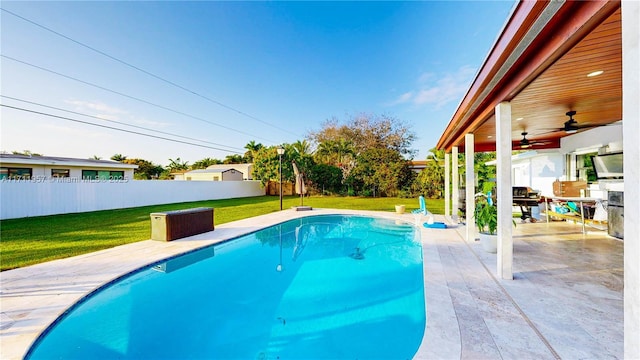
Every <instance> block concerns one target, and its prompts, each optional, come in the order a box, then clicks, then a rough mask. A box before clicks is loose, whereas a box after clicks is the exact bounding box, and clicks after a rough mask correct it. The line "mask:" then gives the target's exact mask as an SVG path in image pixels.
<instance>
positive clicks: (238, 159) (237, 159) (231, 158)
mask: <svg viewBox="0 0 640 360" xmlns="http://www.w3.org/2000/svg"><path fill="white" fill-rule="evenodd" d="M222 163H223V164H243V163H244V157H242V155H239V154H232V155H227V156H226V157H225V158H224V160H222Z"/></svg>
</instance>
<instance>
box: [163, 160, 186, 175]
mask: <svg viewBox="0 0 640 360" xmlns="http://www.w3.org/2000/svg"><path fill="white" fill-rule="evenodd" d="M169 161H170V163H169V166H167V168H168V169H169V172H175V171H183V170H189V162H188V161H182V160H180V158H176V159H175V160H173V159H169Z"/></svg>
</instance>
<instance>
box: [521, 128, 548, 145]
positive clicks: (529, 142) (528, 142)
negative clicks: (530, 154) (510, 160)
mask: <svg viewBox="0 0 640 360" xmlns="http://www.w3.org/2000/svg"><path fill="white" fill-rule="evenodd" d="M521 135H522V140H520V148H521V149H528V148H530V147H532V146H533V145H537V144H538V145H540V144H547V143H548V142H546V141H536V140H529V139H527V135H529V133H528V132H526V131H523V132H522V133H521Z"/></svg>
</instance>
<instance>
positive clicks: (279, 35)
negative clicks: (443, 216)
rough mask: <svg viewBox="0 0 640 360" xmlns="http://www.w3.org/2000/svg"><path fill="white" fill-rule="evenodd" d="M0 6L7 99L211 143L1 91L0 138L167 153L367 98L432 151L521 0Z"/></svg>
mask: <svg viewBox="0 0 640 360" xmlns="http://www.w3.org/2000/svg"><path fill="white" fill-rule="evenodd" d="M1 6H2V9H3V11H2V12H1V14H0V16H1V30H2V32H1V40H2V45H1V46H2V47H1V53H2V58H0V61H1V63H0V65H1V78H0V85H1V92H2V95H3V97H2V98H0V101H1V103H2V104H4V105H8V106H13V107H18V108H23V109H27V110H32V111H38V112H41V113H46V114H53V115H56V116H60V117H64V118H69V119H73V120H81V121H85V122H90V123H95V124H99V125H103V126H110V127H117V128H121V129H127V130H130V131H135V132H140V133H148V134H152V135H155V136H161V137H165V138H169V137H170V138H174V139H178V140H180V141H183V142H188V143H195V144H199V145H202V146H194V145H189V144H183V143H175V142H169V141H166V140H160V139H156V138H150V137H145V136H141V135H135V134H130V133H125V132H119V131H116V130H112V129H108V128H104V127H97V126H92V125H88V124H85V123H79V122H73V121H70V120H65V119H61V118H56V117H50V116H45V115H42V114H35V113H33V112H26V111H22V110H16V109H10V108H6V107H3V108H1V109H0V111H1V115H2V120H1V124H0V126H1V134H0V141H1V144H0V149H1V150H3V151H9V152H10V151H13V150H18V151H22V150H31V151H33V152H37V153H41V154H44V155H51V156H68V157H78V158H88V157H92V156H94V155H97V156H99V157H102V158H103V159H108V158H109V157H111V156H112V155H114V154H116V153H118V154H123V155H125V156H127V157H129V158H142V159H146V160H150V161H153V162H154V163H156V164H160V165H167V164H168V163H169V159H175V158H178V157H179V158H181V159H182V160H184V161H189V162H190V163H193V162H194V161H197V160H200V159H203V158H206V157H215V158H219V159H223V158H224V157H225V156H226V155H228V154H231V153H234V152H236V153H242V152H244V149H243V148H244V146H245V145H246V144H247V143H248V142H249V141H251V140H255V141H256V142H259V143H262V144H264V145H267V146H269V145H276V144H279V143H292V142H295V141H296V140H303V139H304V138H305V137H306V135H307V134H308V133H309V131H314V130H319V129H321V127H322V123H323V122H324V121H326V120H327V119H330V118H337V119H340V120H346V119H348V118H349V117H350V116H352V115H355V114H359V113H363V112H364V113H369V114H378V115H379V114H386V115H390V116H393V117H396V118H398V119H400V120H401V121H404V122H405V123H406V124H408V125H409V127H410V128H411V129H412V130H413V131H414V132H415V133H416V135H417V140H416V141H415V142H414V143H413V148H414V149H416V150H417V151H418V153H417V156H416V159H424V158H425V157H426V155H427V153H428V150H429V149H430V148H433V147H434V146H435V145H436V143H437V141H438V139H439V137H440V135H441V133H442V131H443V130H444V128H445V127H446V125H447V124H448V122H449V120H450V119H451V116H452V114H453V112H454V111H455V109H456V107H457V105H458V103H459V102H460V100H461V99H462V96H463V95H464V93H465V92H466V90H467V88H468V86H469V84H470V82H471V81H472V79H473V77H474V75H475V73H476V71H477V69H478V67H479V66H480V65H481V64H482V62H483V60H484V58H485V57H486V55H487V53H488V51H489V49H490V48H491V46H492V45H493V43H494V41H495V39H496V37H497V35H498V32H499V31H500V30H501V29H502V27H503V25H504V23H505V21H506V19H507V17H508V16H509V14H510V12H511V8H512V7H513V2H511V1H493V2H490V1H442V2H438V1H425V2H208V1H200V2H168V1H167V2H128V1H123V2H119V1H117V2H91V1H80V2H74V1H69V2H28V1H27V2H25V1H20V2H12V1H2V3H1ZM4 10H7V11H4ZM9 12H10V13H9ZM14 14H15V15H19V16H20V17H22V18H24V19H27V20H28V21H25V20H24V19H21V18H19V17H17V16H15V15H14ZM38 25H40V26H38ZM42 27H46V28H48V29H49V30H52V31H54V32H56V33H58V34H54V33H53V32H51V31H49V30H45V29H43V28H42ZM60 35H63V36H64V37H63V36H60ZM65 37H66V38H65ZM78 43H81V44H84V45H86V46H88V47H90V48H93V49H95V50H98V51H100V52H102V53H103V54H100V53H98V52H96V51H94V50H91V49H89V48H87V47H86V46H82V45H80V44H78ZM104 54H106V55H108V56H110V57H111V58H110V57H108V56H105V55H104ZM113 58H115V59H117V60H120V62H119V61H117V60H114V59H113ZM123 63H126V64H129V65H132V66H134V67H137V68H138V69H134V68H133V67H131V66H128V65H126V64H123ZM43 69H44V70H43ZM140 70H143V71H144V72H143V71H140ZM145 72H147V73H145ZM148 73H151V74H153V75H155V76H156V77H153V76H151V75H149V74H148ZM71 78H73V79H76V80H73V79H71ZM77 80H80V81H77ZM171 83H173V84H175V85H179V86H180V87H182V88H180V87H177V86H175V85H172V84H171ZM185 89H186V90H185ZM194 93H195V94H194ZM16 99H19V100H16ZM25 101H29V102H31V103H27V102H25ZM33 103H35V104H33ZM37 104H41V105H46V106H49V107H48V108H45V107H42V106H40V105H37ZM51 107H54V108H58V109H64V110H69V111H74V112H76V113H75V114H74V113H69V112H63V111H61V110H57V109H52V108H51ZM82 114H86V115H91V116H92V117H87V116H83V115H82ZM105 120H110V121H105ZM114 121H117V122H118V123H114ZM125 124H128V125H132V126H133V127H127V126H125ZM142 128H145V129H146V128H148V129H155V130H157V131H161V132H162V133H153V132H150V131H148V130H145V129H142ZM167 134H172V135H177V136H180V137H175V136H172V135H167ZM213 148H215V149H213Z"/></svg>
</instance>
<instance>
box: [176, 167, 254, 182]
mask: <svg viewBox="0 0 640 360" xmlns="http://www.w3.org/2000/svg"><path fill="white" fill-rule="evenodd" d="M172 175H173V176H174V180H186V181H242V172H240V171H238V170H236V169H231V168H225V169H209V168H207V169H198V170H191V171H187V172H184V173H174V174H172Z"/></svg>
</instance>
